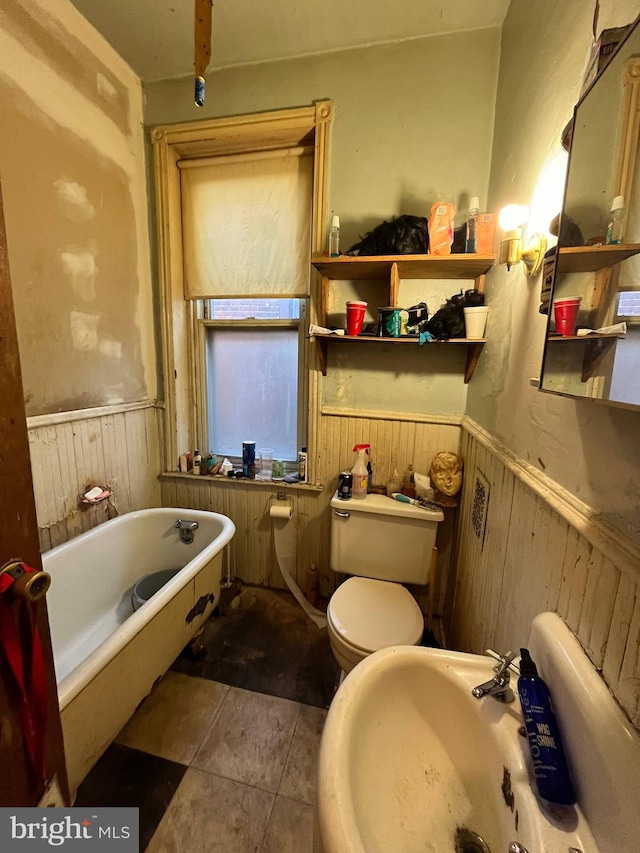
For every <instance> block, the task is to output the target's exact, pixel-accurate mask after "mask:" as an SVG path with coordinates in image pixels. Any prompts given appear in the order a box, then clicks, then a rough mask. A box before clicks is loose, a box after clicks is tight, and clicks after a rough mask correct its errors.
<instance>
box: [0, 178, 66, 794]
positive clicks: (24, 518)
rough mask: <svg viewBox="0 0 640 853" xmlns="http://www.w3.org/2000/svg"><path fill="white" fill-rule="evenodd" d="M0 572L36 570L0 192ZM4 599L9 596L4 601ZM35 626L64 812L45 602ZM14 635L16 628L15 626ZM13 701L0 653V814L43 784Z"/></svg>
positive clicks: (20, 613) (20, 612)
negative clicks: (17, 564)
mask: <svg viewBox="0 0 640 853" xmlns="http://www.w3.org/2000/svg"><path fill="white" fill-rule="evenodd" d="M0 401H1V402H0V565H2V564H4V563H5V562H6V561H7V560H10V559H12V558H17V559H20V560H22V561H24V562H26V563H28V564H29V565H30V566H33V567H34V568H36V569H41V568H42V561H41V557H40V543H39V537H38V522H37V518H36V508H35V500H34V496H33V482H32V479H31V458H30V455H29V436H28V433H27V420H26V415H25V407H24V394H23V387H22V373H21V369H20V355H19V351H18V337H17V330H16V322H15V315H14V309H13V294H12V290H11V276H10V271H9V257H8V250H7V238H6V230H5V221H4V208H3V202H2V188H1V187H0ZM6 594H10V593H6ZM26 606H28V605H25V604H23V603H22V602H21V601H19V600H16V602H15V604H14V614H15V615H16V616H17V617H18V619H19V624H21V623H23V622H24V618H25V616H26V615H28V614H25V611H24V607H26ZM34 607H35V611H36V612H35V621H36V625H37V627H38V630H39V632H40V638H41V642H42V647H43V653H44V658H45V667H46V672H47V675H48V679H47V704H48V725H47V767H48V771H49V772H48V777H49V778H48V780H47V781H48V782H51V781H52V779H53V777H54V776H55V777H56V781H57V785H58V787H59V789H60V792H61V794H62V797H63V799H64V803H65V804H67V805H68V804H69V802H70V800H69V785H68V781H67V774H66V767H65V759H64V745H63V738H62V726H61V723H60V710H59V705H58V692H57V688H56V679H55V670H54V665H53V653H52V649H51V635H50V632H49V620H48V615H47V605H46V600H44V599H43V600H42V601H40V602H38V603H37V604H35V605H34ZM21 627H22V625H21ZM19 704H20V696H19V692H18V689H17V685H16V682H15V678H14V676H13V673H12V672H11V670H10V667H9V664H8V662H7V660H6V657H5V655H4V653H3V652H2V650H1V649H0V721H1V726H2V736H1V737H0V767H2V768H3V772H2V773H0V806H33V805H37V804H38V803H39V802H40V800H41V798H42V796H43V794H44V793H45V791H46V788H47V785H46V784H45V781H44V780H42V779H39V778H38V776H37V774H36V773H35V771H34V770H33V768H32V766H31V764H30V761H29V757H28V754H27V751H26V747H25V742H24V738H23V735H22V729H21V726H20V718H19V712H18V709H19Z"/></svg>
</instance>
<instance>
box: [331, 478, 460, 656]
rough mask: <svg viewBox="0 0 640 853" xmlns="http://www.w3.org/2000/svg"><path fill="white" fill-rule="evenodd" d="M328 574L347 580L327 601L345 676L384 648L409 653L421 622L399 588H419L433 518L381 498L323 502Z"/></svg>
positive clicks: (438, 517)
mask: <svg viewBox="0 0 640 853" xmlns="http://www.w3.org/2000/svg"><path fill="white" fill-rule="evenodd" d="M331 508H332V517H331V560H330V565H331V568H332V569H333V570H334V571H336V572H341V573H342V574H346V575H350V576H351V577H349V578H348V579H347V580H345V581H344V582H343V583H342V584H340V586H339V587H338V588H337V589H336V591H335V592H334V593H333V595H332V596H331V599H330V601H329V605H328V607H327V631H328V634H329V641H330V643H331V649H332V651H333V654H334V657H335V658H336V661H337V662H338V664H339V665H340V667H341V669H342V670H343V671H344V672H345V673H348V672H350V671H351V670H352V669H353V668H354V667H355V666H356V665H357V664H358V663H360V661H362V660H364V658H365V657H367V656H368V655H370V654H372V653H373V652H376V651H378V650H379V649H384V648H388V647H389V646H406V645H417V644H418V643H419V642H420V640H421V639H422V634H423V630H424V616H423V614H422V611H421V610H420V607H419V606H418V602H417V601H416V600H415V598H414V597H413V596H412V595H411V593H410V592H409V590H408V589H406V588H405V587H404V586H402V584H403V583H407V584H418V585H424V584H426V583H428V581H429V573H430V566H431V560H432V554H433V549H434V546H435V540H436V530H437V527H438V523H439V522H440V521H442V519H443V518H444V515H443V513H442V511H440V510H425V509H422V508H421V507H416V506H412V505H410V504H405V503H400V502H398V501H395V500H393V499H392V498H388V497H386V496H384V495H367V496H366V498H363V499H360V500H356V499H353V500H350V501H343V500H340V499H339V498H338V495H337V493H336V494H335V495H334V497H333V499H332V500H331Z"/></svg>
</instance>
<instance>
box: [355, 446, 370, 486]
mask: <svg viewBox="0 0 640 853" xmlns="http://www.w3.org/2000/svg"><path fill="white" fill-rule="evenodd" d="M366 455H367V451H366V450H365V449H364V448H363V449H362V450H357V451H356V464H355V465H354V466H353V468H352V469H351V473H352V474H353V497H354V498H366V496H367V485H368V483H369V472H368V471H367V460H366Z"/></svg>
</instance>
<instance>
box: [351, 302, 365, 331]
mask: <svg viewBox="0 0 640 853" xmlns="http://www.w3.org/2000/svg"><path fill="white" fill-rule="evenodd" d="M366 310H367V303H366V302H347V335H349V337H351V338H355V337H356V336H357V335H359V334H360V332H361V331H362V324H363V322H364V312H365V311H366Z"/></svg>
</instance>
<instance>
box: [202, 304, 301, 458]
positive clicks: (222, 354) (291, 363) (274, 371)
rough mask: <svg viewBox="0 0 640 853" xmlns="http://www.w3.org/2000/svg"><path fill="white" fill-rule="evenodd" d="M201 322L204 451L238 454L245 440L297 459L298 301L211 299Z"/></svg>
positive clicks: (279, 455)
mask: <svg viewBox="0 0 640 853" xmlns="http://www.w3.org/2000/svg"><path fill="white" fill-rule="evenodd" d="M205 315H208V316H209V318H210V319H207V320H203V325H204V327H205V334H204V341H205V348H206V388H207V398H208V415H209V444H208V447H209V449H210V450H211V451H212V452H213V453H215V454H216V455H218V456H228V457H229V458H234V457H235V458H237V457H239V456H240V455H241V452H242V442H243V441H246V440H251V441H255V442H256V447H257V448H258V449H259V448H260V447H270V448H272V449H273V452H274V458H275V459H284V460H294V459H295V458H296V452H297V448H298V446H299V445H300V444H301V443H302V441H301V438H300V437H299V434H298V411H299V405H298V401H299V393H300V392H299V387H300V377H299V369H298V366H299V347H298V341H299V334H300V329H299V320H300V319H301V317H304V315H305V306H304V302H303V301H302V300H298V299H211V300H208V301H207V304H206V306H205Z"/></svg>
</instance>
